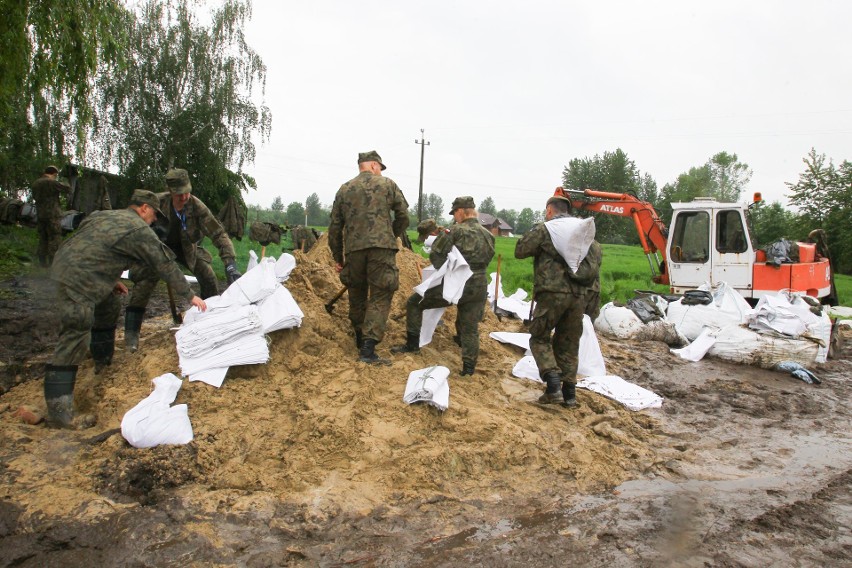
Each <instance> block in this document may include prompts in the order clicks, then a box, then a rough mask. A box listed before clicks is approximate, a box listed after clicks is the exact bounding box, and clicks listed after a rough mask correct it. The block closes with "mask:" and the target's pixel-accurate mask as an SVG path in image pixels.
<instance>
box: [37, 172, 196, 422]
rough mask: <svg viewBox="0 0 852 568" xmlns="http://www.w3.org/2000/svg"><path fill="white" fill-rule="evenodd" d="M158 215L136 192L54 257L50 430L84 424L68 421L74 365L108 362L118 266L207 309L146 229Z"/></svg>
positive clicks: (94, 219)
mask: <svg viewBox="0 0 852 568" xmlns="http://www.w3.org/2000/svg"><path fill="white" fill-rule="evenodd" d="M158 214H160V210H159V200H158V199H157V196H156V195H154V193H152V192H150V191H145V190H142V189H137V190H136V191H134V192H133V195H132V197H131V198H130V206H129V207H128V208H127V209H120V210H112V211H97V212H95V213H92V214H91V215H89V216H88V217H87V218H86V219H85V220H84V221H83V222H82V223H81V224H80V227H79V228H78V229H77V230H76V231H75V232H74V234H73V235H71V237H69V238H68V239H67V240H66V241H65V243H63V245H62V246H61V247H60V248H59V251H58V252H57V253H56V259H55V262H54V264H53V269H52V274H51V277H52V278H53V279H54V280H56V281H57V284H58V290H57V300H58V301H57V303H56V309H57V310H58V311H59V319H60V328H59V341H58V342H57V344H56V349H55V350H54V352H53V358H52V360H51V362H50V364H48V365H47V366H46V368H45V377H44V398H45V401H46V402H47V413H48V423H49V424H50V425H53V426H58V427H63V428H75V427H81V426H82V427H85V426H90V425H91V423H87V422H88V421H87V420H86V419H83V418H82V417H77V418H75V412H74V405H73V400H74V382H75V380H76V377H77V367H78V366H79V364H80V363H81V362H82V361H83V359H84V358H85V357H86V351H87V350H89V349H90V350H91V352H92V358H93V359H94V361H95V372H100V370H101V369H102V368H103V367H105V366H107V365H109V364H110V363H111V362H112V356H113V351H114V346H115V324H116V322H117V321H118V316H119V313H120V311H121V305H120V303H119V301H118V298H117V297H116V296H117V295H123V294H126V293H127V288H126V287H125V286H124V284H122V283H121V282H120V281H119V278H120V277H121V273H122V271H123V270H124V269H125V268H127V267H128V266H130V265H131V264H133V263H139V264H144V265H146V266H148V267H150V268H151V270H153V271H154V272H155V273H156V274H157V275H158V276H159V277H160V278H162V279H163V280H165V281H166V282H168V283H169V284H170V285H171V286H172V288H173V289H174V290H175V292H177V294H178V295H179V296H181V297H183V298H186V300H187V301H188V302H189V303H191V304H192V305H193V306H196V307H198V308H199V309H201V310H205V309H206V305H205V303H204V300H202V299H201V298H199V297H198V296H195V295H194V294H193V293H192V290H191V289H190V287H189V284H187V282H186V279H185V278H184V276H183V273H182V272H181V270H180V268H178V265H177V264H176V263H175V262H174V255H173V254H172V253H171V251H169V249H168V248H167V247H165V246H164V245H163V243H161V242H160V240H159V239H158V238H157V235H156V234H154V231H152V230H151V228H150V227H149V225H150V224H151V223H152V222H153V221H154V219H155V218H156V216H157V215H158Z"/></svg>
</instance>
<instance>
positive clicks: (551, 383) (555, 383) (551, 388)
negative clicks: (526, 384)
mask: <svg viewBox="0 0 852 568" xmlns="http://www.w3.org/2000/svg"><path fill="white" fill-rule="evenodd" d="M542 380H543V381H544V382H545V384H546V385H547V388H546V389H545V391H544V394H543V395H541V396H540V397H539V398H538V401H539V402H540V403H542V404H556V403H559V402H562V393H560V392H559V385H560V384H561V383H562V377H560V376H559V373H558V372H556V371H548V372H546V373H545V374H544V376H543V377H542Z"/></svg>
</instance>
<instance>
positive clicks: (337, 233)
mask: <svg viewBox="0 0 852 568" xmlns="http://www.w3.org/2000/svg"><path fill="white" fill-rule="evenodd" d="M384 169H385V165H384V164H383V163H382V159H381V157H380V156H379V154H378V153H376V152H375V151H372V152H363V153H361V154H358V171H359V173H358V176H357V177H355V178H353V179H351V180H349V181H347V182H346V183H344V184H343V185H342V186H340V189H339V190H338V191H337V195H336V196H335V198H334V205H333V206H332V208H331V224H330V225H329V227H328V246H329V248H330V249H331V254H332V256H334V261H335V262H336V263H337V271H338V272H339V273H340V281H341V282H342V283H343V284H344V285H345V286H347V287H348V288H349V320H350V321H351V322H352V327H353V328H354V329H355V342H356V344H357V345H358V347H359V359H360V360H361V361H363V362H365V363H370V364H373V363H382V364H387V363H389V361H388V360H386V359H381V358H379V356H378V355H376V344H378V343H379V342H381V340H382V339H383V338H384V335H385V327H386V325H387V319H388V313H389V312H390V306H391V300H392V299H393V294H394V292H395V291H396V289H397V288H399V268H397V266H396V253H397V251H398V250H399V249H398V245H397V242H396V239H397V237H401V236H402V234H403V233H404V232H405V229H406V227H408V202H406V201H405V196H403V195H402V191H400V189H399V187H398V186H397V185H396V183H394V181H393V180H392V179H390V178H386V177H383V176H382V170H384Z"/></svg>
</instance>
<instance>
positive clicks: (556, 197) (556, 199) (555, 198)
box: [545, 195, 571, 210]
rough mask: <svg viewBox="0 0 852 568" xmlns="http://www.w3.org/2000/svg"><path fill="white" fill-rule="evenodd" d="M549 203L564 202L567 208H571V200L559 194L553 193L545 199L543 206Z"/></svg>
mask: <svg viewBox="0 0 852 568" xmlns="http://www.w3.org/2000/svg"><path fill="white" fill-rule="evenodd" d="M551 203H564V204H565V205H567V206H568V209H569V210H570V209H571V200H570V199H568V198H567V197H562V196H561V195H554V196H553V197H551V198H550V199H548V200H547V203H546V204H545V206H547V205H550V204H551Z"/></svg>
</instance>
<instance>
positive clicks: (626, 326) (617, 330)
mask: <svg viewBox="0 0 852 568" xmlns="http://www.w3.org/2000/svg"><path fill="white" fill-rule="evenodd" d="M643 327H644V324H643V323H642V320H640V319H639V316H637V315H636V314H634V313H633V310H631V309H630V308H625V307H623V306H616V305H615V304H613V303H612V302H609V303H607V304H605V305H604V306H603V307H602V308H601V311H600V314H598V317H597V319H595V329H596V330H597V331H600V332H601V333H605V334H607V335H611V336H614V337H617V338H619V339H631V338H633V337H634V336H635V335H636V334H637V333H639V332H640V331H641V330H642V329H643Z"/></svg>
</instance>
